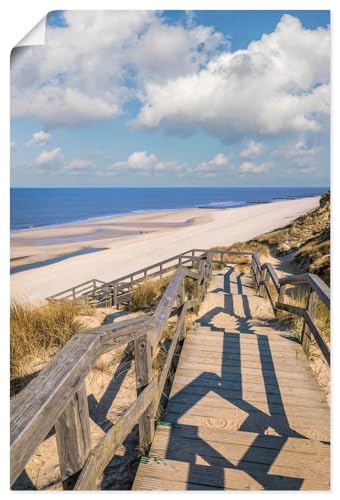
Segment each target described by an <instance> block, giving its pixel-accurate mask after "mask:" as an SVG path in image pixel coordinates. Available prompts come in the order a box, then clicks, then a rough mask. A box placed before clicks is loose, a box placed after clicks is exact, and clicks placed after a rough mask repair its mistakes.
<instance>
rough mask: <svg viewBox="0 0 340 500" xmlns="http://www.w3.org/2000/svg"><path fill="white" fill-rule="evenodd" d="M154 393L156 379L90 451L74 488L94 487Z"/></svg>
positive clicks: (87, 488) (85, 488)
mask: <svg viewBox="0 0 340 500" xmlns="http://www.w3.org/2000/svg"><path fill="white" fill-rule="evenodd" d="M155 393H156V380H152V382H151V383H150V384H149V385H148V386H147V387H146V388H145V389H144V390H143V391H142V392H141V393H140V394H139V396H138V397H137V399H136V400H135V401H134V403H133V404H132V405H131V406H130V408H129V409H128V410H126V412H125V413H124V414H123V415H122V416H121V418H120V419H119V420H118V422H117V423H116V424H115V425H114V426H113V427H112V428H111V429H110V430H109V431H108V432H107V433H106V434H105V436H104V437H103V438H102V439H101V441H100V442H99V443H98V444H97V446H96V447H95V448H94V449H93V450H92V451H91V453H90V456H89V457H88V460H87V462H86V464H85V466H84V468H83V470H82V472H81V474H80V476H79V479H78V481H77V483H76V486H75V488H74V489H76V490H94V489H96V480H97V478H99V477H100V475H101V474H102V473H103V470H104V469H105V467H106V466H107V464H108V463H109V462H110V460H111V459H112V457H113V456H114V454H115V452H116V450H117V449H118V448H119V446H120V445H121V444H122V443H123V441H124V440H125V439H126V437H127V436H128V435H129V434H130V432H131V431H132V429H133V427H134V426H135V425H136V423H137V421H138V419H139V418H140V417H141V416H142V415H143V413H145V411H146V409H147V408H148V407H149V406H150V403H151V402H152V400H153V399H154V397H155Z"/></svg>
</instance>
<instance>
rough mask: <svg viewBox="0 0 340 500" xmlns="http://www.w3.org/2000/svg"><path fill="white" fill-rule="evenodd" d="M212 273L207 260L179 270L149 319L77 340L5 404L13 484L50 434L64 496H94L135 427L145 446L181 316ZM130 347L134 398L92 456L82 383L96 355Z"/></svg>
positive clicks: (179, 331) (181, 331)
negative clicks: (156, 366)
mask: <svg viewBox="0 0 340 500" xmlns="http://www.w3.org/2000/svg"><path fill="white" fill-rule="evenodd" d="M211 270H212V254H208V255H206V256H204V257H201V259H200V261H199V265H198V269H197V270H196V271H193V270H191V269H188V268H186V267H183V266H181V267H179V268H178V269H177V271H176V272H175V274H174V276H173V278H172V280H171V282H170V284H169V285H168V287H167V289H166V291H165V293H164V294H163V296H162V298H161V300H160V302H159V304H158V306H157V308H156V310H155V312H154V314H153V315H152V316H147V317H141V318H137V319H133V320H126V321H122V322H119V323H118V324H117V325H114V324H110V325H104V326H100V327H98V328H94V329H92V330H88V331H86V332H84V333H79V334H77V335H75V336H74V337H73V338H72V339H71V340H70V341H69V342H68V343H67V344H66V346H65V347H64V348H63V349H61V351H60V352H59V353H58V354H56V355H55V356H54V357H53V358H52V360H51V361H50V362H49V363H48V365H47V366H46V367H45V368H44V369H43V370H42V371H41V372H40V374H39V375H38V376H37V377H36V378H35V379H34V380H33V381H31V382H30V383H29V384H28V385H27V386H26V388H25V389H23V390H22V391H21V392H20V393H19V395H18V396H17V397H15V398H14V400H13V401H12V404H11V484H13V483H14V482H15V481H16V479H17V478H18V476H19V475H20V474H21V472H22V471H23V469H24V468H25V466H26V464H27V462H28V460H29V459H30V457H31V456H32V455H33V454H34V452H35V450H36V449H37V447H38V446H39V445H40V444H41V443H42V441H43V440H44V439H45V437H46V436H47V434H48V433H49V432H50V430H51V429H52V428H53V427H54V429H55V433H56V440H57V448H58V456H59V467H60V473H61V479H62V481H63V485H64V487H65V488H69V487H70V485H72V486H74V489H78V490H83V489H94V488H95V483H96V479H97V477H98V476H99V475H100V474H101V473H102V471H103V470H104V468H105V466H106V465H107V464H108V463H109V461H110V460H111V458H112V457H113V456H114V454H115V451H116V450H117V448H118V447H119V446H120V445H121V444H122V442H123V441H124V440H125V438H126V437H127V436H128V434H129V433H130V432H131V430H132V428H133V427H134V426H135V425H136V424H137V423H138V424H139V439H140V447H141V449H145V448H147V447H148V446H149V445H150V443H151V441H152V437H153V433H154V418H155V413H156V410H157V408H158V405H159V401H160V398H161V395H162V393H163V389H164V385H165V382H166V380H167V377H168V372H169V369H170V366H171V363H172V358H173V355H174V352H175V348H176V345H177V343H178V341H179V340H180V339H182V338H184V336H185V333H186V327H185V318H186V313H187V311H189V310H190V309H193V308H194V307H197V305H198V304H199V302H200V301H201V300H202V298H203V296H204V293H205V290H206V288H207V284H208V280H209V278H210V275H211ZM186 278H191V279H193V280H195V281H196V287H195V296H194V297H193V298H191V299H190V300H189V299H187V298H186V295H185V289H184V281H185V279H186ZM174 310H175V312H176V313H177V323H176V329H175V333H174V335H173V338H172V341H171V345H170V348H169V350H168V353H167V358H166V361H165V364H164V366H163V369H162V372H161V374H160V377H159V379H158V380H157V379H156V378H155V377H154V375H153V373H152V360H153V358H154V356H155V355H156V352H157V349H156V348H157V346H158V343H159V341H160V337H161V335H162V332H163V330H164V328H165V326H166V324H167V322H168V319H169V317H170V314H172V313H173V312H174ZM131 341H133V342H134V356H135V369H136V387H137V398H136V399H135V401H134V402H133V404H132V405H131V406H130V408H129V409H128V410H127V411H126V412H125V413H124V414H123V415H122V417H121V418H120V419H119V421H118V422H117V423H116V424H115V425H114V426H113V427H112V429H111V430H110V431H109V432H108V433H107V434H105V436H104V437H103V438H102V440H101V441H100V442H99V443H98V444H97V446H96V447H95V448H94V449H93V450H92V451H91V441H90V431H89V427H90V426H89V410H88V403H87V392H86V385H85V378H86V376H87V375H88V373H89V371H90V370H91V368H92V367H93V365H94V364H95V363H96V361H97V360H98V358H99V357H100V356H101V355H103V354H104V353H106V352H109V351H111V350H113V349H115V348H117V347H119V346H121V345H124V344H127V343H128V342H131ZM77 476H79V477H77Z"/></svg>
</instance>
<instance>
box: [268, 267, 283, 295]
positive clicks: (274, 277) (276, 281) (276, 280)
mask: <svg viewBox="0 0 340 500" xmlns="http://www.w3.org/2000/svg"><path fill="white" fill-rule="evenodd" d="M264 266H265V267H266V269H267V272H268V274H269V276H270V278H271V280H272V282H273V285H274V286H275V288H276V291H277V292H278V291H279V290H280V281H279V278H278V276H277V274H276V272H275V269H274V268H273V266H272V264H270V262H268V263H266V264H264Z"/></svg>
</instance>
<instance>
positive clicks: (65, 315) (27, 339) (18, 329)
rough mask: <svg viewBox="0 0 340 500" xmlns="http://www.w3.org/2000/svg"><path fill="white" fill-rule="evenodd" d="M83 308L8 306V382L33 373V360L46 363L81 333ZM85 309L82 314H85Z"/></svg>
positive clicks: (64, 304)
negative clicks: (9, 379)
mask: <svg viewBox="0 0 340 500" xmlns="http://www.w3.org/2000/svg"><path fill="white" fill-rule="evenodd" d="M82 308H83V305H80V304H75V303H72V302H66V301H64V302H58V303H53V304H47V305H43V306H39V307H37V306H33V305H31V304H29V303H24V304H22V303H18V302H12V303H11V306H10V378H11V381H14V380H15V379H19V378H21V377H24V376H26V375H27V374H29V373H31V372H32V371H34V370H33V369H32V366H31V362H32V361H33V360H34V359H37V358H39V359H40V360H41V359H46V360H47V359H48V358H49V357H50V356H51V355H53V354H55V353H56V352H57V351H59V350H60V349H61V348H62V347H63V346H64V345H65V344H66V343H67V342H68V341H69V340H70V339H71V338H72V337H73V336H74V335H75V334H76V333H78V332H79V331H80V330H82V324H81V321H80V319H79V316H80V314H81V313H82V311H83V309H82ZM88 312H89V311H88V306H86V311H85V314H88Z"/></svg>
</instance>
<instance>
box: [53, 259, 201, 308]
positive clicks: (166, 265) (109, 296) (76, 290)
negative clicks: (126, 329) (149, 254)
mask: <svg viewBox="0 0 340 500" xmlns="http://www.w3.org/2000/svg"><path fill="white" fill-rule="evenodd" d="M205 253H206V250H199V249H192V250H188V251H187V252H184V253H181V254H178V255H175V256H174V257H170V258H169V259H165V260H162V261H160V262H157V263H155V264H152V265H151V266H147V267H144V268H142V269H139V270H138V271H134V272H132V273H130V274H126V275H125V276H121V277H120V278H116V279H114V280H111V281H108V282H104V281H101V280H98V279H92V280H89V281H85V282H84V283H81V284H80V285H76V286H74V287H71V288H68V289H67V290H63V291H62V292H58V293H56V294H54V295H51V296H49V297H47V300H48V301H49V302H56V301H60V300H87V301H88V302H89V303H90V304H92V305H94V306H97V307H99V306H117V307H119V305H120V304H122V303H124V302H127V301H128V300H129V298H130V295H131V292H132V290H133V288H134V287H135V286H138V285H139V284H140V283H141V282H143V281H145V280H146V279H150V278H157V277H163V276H165V275H166V274H168V273H170V272H172V271H174V270H175V269H177V267H179V266H184V265H185V266H188V265H189V267H191V266H192V265H193V263H198V262H199V260H200V258H201V256H202V255H204V254H205Z"/></svg>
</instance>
